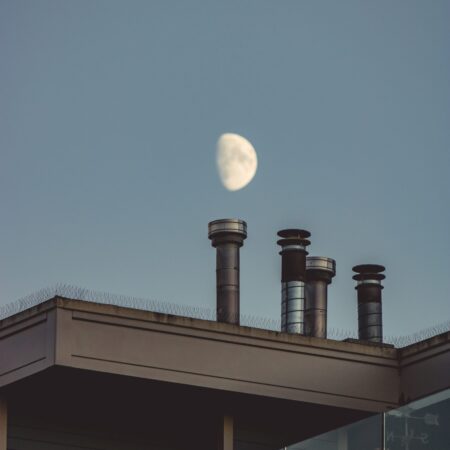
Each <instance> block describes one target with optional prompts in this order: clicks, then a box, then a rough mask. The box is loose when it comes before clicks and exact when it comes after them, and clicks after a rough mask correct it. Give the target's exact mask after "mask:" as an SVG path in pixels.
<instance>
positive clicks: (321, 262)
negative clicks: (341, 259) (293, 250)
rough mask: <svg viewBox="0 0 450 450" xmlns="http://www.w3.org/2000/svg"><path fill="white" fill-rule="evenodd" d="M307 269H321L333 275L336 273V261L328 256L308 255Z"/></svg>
mask: <svg viewBox="0 0 450 450" xmlns="http://www.w3.org/2000/svg"><path fill="white" fill-rule="evenodd" d="M306 270H319V271H323V272H328V273H329V274H330V275H331V276H332V277H334V276H335V275H336V261H335V260H334V259H333V258H328V257H326V256H308V257H307V258H306Z"/></svg>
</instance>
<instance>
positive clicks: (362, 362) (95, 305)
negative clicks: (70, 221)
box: [0, 229, 450, 450]
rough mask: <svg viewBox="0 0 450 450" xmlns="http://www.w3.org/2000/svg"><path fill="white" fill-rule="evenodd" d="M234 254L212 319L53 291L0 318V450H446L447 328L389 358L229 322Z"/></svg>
mask: <svg viewBox="0 0 450 450" xmlns="http://www.w3.org/2000/svg"><path fill="white" fill-rule="evenodd" d="M210 231H211V230H210ZM222 233H224V230H223V229H222ZM222 238H224V236H223V235H222ZM283 239H285V238H283ZM222 241H223V242H225V241H226V239H225V241H224V240H223V239H222ZM223 242H222V243H223ZM213 244H214V242H213ZM215 244H217V242H216V243H215ZM227 245H228V244H227ZM240 245H242V242H239V240H234V244H233V245H232V246H231V247H227V249H226V251H224V252H222V253H221V255H219V253H220V252H218V275H217V276H218V318H219V319H222V321H211V320H200V319H195V318H190V317H181V316H174V315H170V314H161V313H156V312H152V311H146V310H142V309H138V308H136V307H135V308H130V307H125V306H117V305H114V304H102V303H100V302H95V301H85V300H81V299H77V298H64V297H63V296H61V295H56V296H54V297H53V298H49V299H48V300H46V301H43V302H40V303H38V304H36V305H34V306H30V307H26V308H19V307H18V312H16V313H14V314H11V315H9V317H6V318H4V319H3V320H1V321H0V399H1V400H0V450H29V449H33V450H41V449H42V450H43V449H45V450H75V449H80V448H83V449H104V450H119V449H120V450H124V449H126V450H143V449H155V450H156V449H158V450H159V449H164V450H175V449H205V450H206V449H223V450H231V449H236V450H263V449H280V448H283V447H287V448H291V449H294V448H295V449H310V450H332V449H335V450H354V449H355V450H356V449H359V450H360V449H362V448H364V449H365V450H372V449H373V450H375V449H376V448H379V449H381V448H385V449H388V448H389V449H390V450H393V449H410V450H416V449H419V448H423V449H427V448H429V449H430V450H431V449H433V450H440V449H442V450H444V449H445V450H447V449H448V448H450V434H449V430H448V428H449V427H448V425H450V333H449V332H446V333H443V334H440V335H437V336H434V337H432V338H430V339H426V340H424V341H421V342H418V343H415V344H413V345H410V346H408V347H405V348H394V347H393V346H392V345H387V344H383V343H381V342H376V341H375V342H370V341H368V340H361V339H360V340H350V341H337V340H331V339H326V338H323V337H317V336H307V335H304V334H298V333H289V332H286V331H284V332H277V331H270V330H263V329H257V328H252V327H245V326H241V325H240V324H239V323H236V322H239V321H238V320H236V317H237V316H236V312H237V313H238V312H239V311H238V309H239V303H238V300H239V299H238V294H239V290H238V280H239V264H238V259H237V264H236V249H237V250H238V248H239V246H240ZM297 250H298V249H297ZM303 253H304V252H303ZM224 254H225V257H226V260H227V261H231V262H232V264H231V266H230V267H231V269H230V270H232V271H234V272H236V271H237V278H236V276H235V275H236V273H234V272H233V273H234V275H233V274H232V275H230V273H228V274H225V275H224V274H221V273H220V271H221V269H225V270H228V269H229V267H228V266H226V264H225V265H223V262H224V261H223V260H222V259H221V258H222V256H224ZM237 254H238V253H237ZM237 258H238V257H237ZM294 259H295V258H294ZM291 262H292V261H291ZM286 270H287V269H286ZM226 276H228V277H231V278H229V279H232V280H234V281H236V280H237V284H236V283H235V284H233V283H231V286H232V289H231V291H230V290H229V289H228V290H226V289H225V291H226V293H225V294H226V295H228V296H230V295H231V297H228V301H227V302H226V301H225V300H224V297H221V292H222V291H224V286H225V285H224V284H223V283H222V281H223V279H224V278H223V277H226ZM291 281H293V280H291ZM294 281H295V280H294ZM283 282H284V283H287V282H288V281H283ZM230 292H232V293H234V294H230ZM286 295H287V298H288V299H289V295H288V294H286ZM236 296H237V303H236V302H235V301H236ZM74 297H75V296H74ZM111 303H113V302H111ZM117 303H119V302H117ZM227 305H232V308H231V309H232V310H231V312H230V311H229V310H227ZM19 306H20V305H19ZM20 309H21V310H20ZM285 314H286V313H285ZM306 316H307V314H306V313H305V317H306ZM361 320H364V319H363V318H362V319H361ZM360 328H361V327H360ZM412 422H414V423H413V424H411V423H412ZM424 427H425V428H426V429H427V431H424ZM427 427H429V428H430V430H431V431H430V430H428V428H427ZM411 430H413V433H411ZM427 433H428V434H427ZM425 435H426V436H425ZM445 445H446V446H445Z"/></svg>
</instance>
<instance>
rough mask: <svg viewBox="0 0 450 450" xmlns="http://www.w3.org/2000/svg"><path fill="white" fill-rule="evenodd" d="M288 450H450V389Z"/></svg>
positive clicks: (317, 437) (287, 448)
mask: <svg viewBox="0 0 450 450" xmlns="http://www.w3.org/2000/svg"><path fill="white" fill-rule="evenodd" d="M383 436H384V445H383ZM284 449H285V450H450V389H447V390H445V391H442V392H440V393H438V394H435V395H432V396H429V397H426V398H424V399H421V400H419V401H416V402H412V403H410V404H408V405H405V406H402V407H401V408H398V409H394V410H392V411H389V412H387V413H385V414H378V415H375V416H372V417H369V418H368V419H365V420H362V421H360V422H356V423H354V424H351V425H348V426H346V427H342V428H338V429H336V430H333V431H330V432H328V433H325V434H322V435H320V436H316V437H314V438H311V439H308V440H306V441H303V442H298V443H296V444H293V445H290V446H288V447H285V448H284Z"/></svg>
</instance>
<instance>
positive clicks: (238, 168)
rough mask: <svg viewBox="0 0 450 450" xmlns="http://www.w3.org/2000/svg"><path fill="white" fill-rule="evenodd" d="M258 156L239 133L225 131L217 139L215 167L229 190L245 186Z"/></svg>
mask: <svg viewBox="0 0 450 450" xmlns="http://www.w3.org/2000/svg"><path fill="white" fill-rule="evenodd" d="M257 166H258V158H257V156H256V152H255V149H254V148H253V145H252V144H251V143H250V142H249V141H247V139H245V138H243V137H242V136H239V134H234V133H225V134H222V136H220V138H219V140H218V141H217V169H218V171H219V177H220V180H221V181H222V183H223V185H224V186H225V187H226V188H227V189H228V190H229V191H237V190H239V189H242V188H243V187H244V186H247V184H248V183H250V181H252V179H253V177H254V176H255V173H256V168H257Z"/></svg>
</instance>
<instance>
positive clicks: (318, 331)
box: [305, 256, 336, 339]
mask: <svg viewBox="0 0 450 450" xmlns="http://www.w3.org/2000/svg"><path fill="white" fill-rule="evenodd" d="M335 275H336V261H335V260H334V259H332V258H326V257H324V256H308V257H307V258H306V290H305V295H306V296H305V334H306V335H307V336H314V337H319V338H324V339H325V338H326V337H327V302H328V285H329V284H330V283H331V279H332V278H333V277H334V276H335Z"/></svg>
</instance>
